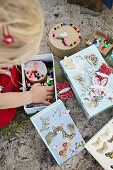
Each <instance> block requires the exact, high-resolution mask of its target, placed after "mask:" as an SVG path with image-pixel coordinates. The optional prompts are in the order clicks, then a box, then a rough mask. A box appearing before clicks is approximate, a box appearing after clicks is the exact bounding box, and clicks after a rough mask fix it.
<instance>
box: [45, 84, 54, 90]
mask: <svg viewBox="0 0 113 170" xmlns="http://www.w3.org/2000/svg"><path fill="white" fill-rule="evenodd" d="M54 88H55V87H54V85H52V86H48V87H47V90H48V91H53V90H54Z"/></svg>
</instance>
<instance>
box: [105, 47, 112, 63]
mask: <svg viewBox="0 0 113 170" xmlns="http://www.w3.org/2000/svg"><path fill="white" fill-rule="evenodd" d="M112 52H113V48H112V50H111V52H110V53H109V54H108V56H107V57H106V58H105V60H106V62H108V63H109V64H111V65H112V66H113V57H111V54H112Z"/></svg>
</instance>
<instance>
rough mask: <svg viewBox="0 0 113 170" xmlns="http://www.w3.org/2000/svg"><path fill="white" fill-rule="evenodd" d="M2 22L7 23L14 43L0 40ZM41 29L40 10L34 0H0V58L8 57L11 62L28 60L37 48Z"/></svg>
mask: <svg viewBox="0 0 113 170" xmlns="http://www.w3.org/2000/svg"><path fill="white" fill-rule="evenodd" d="M4 20H5V22H4ZM3 24H8V28H9V31H10V34H11V35H12V36H13V37H14V44H11V45H6V44H4V43H3V42H2V37H3V33H2V26H3ZM42 31H43V19H42V15H41V10H40V6H39V3H37V2H36V1H35V0H0V58H10V59H12V62H13V64H21V63H23V62H26V61H28V60H29V59H30V58H32V57H33V55H35V54H36V53H37V51H38V49H39V45H40V41H41V37H42Z"/></svg>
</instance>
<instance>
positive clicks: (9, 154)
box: [0, 0, 113, 170]
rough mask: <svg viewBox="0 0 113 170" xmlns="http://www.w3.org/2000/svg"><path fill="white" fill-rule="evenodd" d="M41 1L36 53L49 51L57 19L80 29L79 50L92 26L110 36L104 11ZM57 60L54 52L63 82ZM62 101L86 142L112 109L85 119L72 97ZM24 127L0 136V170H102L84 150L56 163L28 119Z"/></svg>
mask: <svg viewBox="0 0 113 170" xmlns="http://www.w3.org/2000/svg"><path fill="white" fill-rule="evenodd" d="M41 5H42V7H43V13H44V18H45V27H44V33H43V39H42V42H41V47H40V54H44V53H52V52H51V50H50V46H49V39H48V34H49V31H50V29H51V28H52V27H53V26H54V25H56V24H58V23H61V22H72V23H73V24H74V25H76V26H77V27H78V28H79V29H80V31H81V34H82V42H81V44H80V50H81V49H83V48H85V47H86V45H85V42H86V41H87V40H88V38H89V37H90V36H91V35H92V34H93V33H94V32H95V31H96V30H99V31H102V32H103V33H105V34H107V35H109V36H111V37H112V38H113V30H112V24H113V23H111V22H108V21H109V18H106V16H107V15H108V13H107V11H105V13H104V15H103V14H102V13H96V12H94V11H90V10H88V9H86V8H83V7H80V6H77V5H73V4H67V3H66V1H65V0H46V2H45V0H41ZM106 13H107V14H106ZM112 17H113V15H112ZM106 21H107V22H106ZM108 24H109V25H108ZM60 60H61V59H60V58H59V57H56V56H55V68H56V79H57V81H59V82H63V81H64V80H65V78H64V76H63V73H62V71H61V68H60V65H59V61H60ZM65 105H66V107H67V109H69V110H71V113H70V115H71V117H72V119H73V121H74V122H75V124H76V126H77V127H78V129H79V131H80V133H81V134H82V136H83V138H84V140H85V141H86V142H87V141H88V140H89V139H90V138H91V137H92V136H93V135H94V134H95V133H96V132H98V131H99V130H100V128H102V127H103V126H104V125H105V124H106V123H107V122H108V121H109V120H110V118H111V117H112V116H113V112H112V109H109V110H107V111H106V112H103V113H101V114H100V115H98V116H96V117H94V118H91V119H90V120H87V118H86V117H85V115H84V113H83V110H82V108H81V107H80V105H79V103H78V101H77V99H76V98H74V99H68V100H67V101H66V102H65ZM25 118H26V117H25V114H24V111H23V110H21V111H19V112H18V113H17V118H15V119H14V120H16V121H17V120H18V122H19V123H21V121H22V120H23V119H25ZM7 127H10V126H7ZM25 127H26V129H27V131H26V130H24V129H23V130H22V129H21V130H20V129H19V130H20V133H16V132H15V133H13V134H12V135H10V136H9V138H8V139H7V140H6V141H2V140H0V170H102V167H101V166H100V165H99V164H98V163H97V162H96V161H95V159H94V158H93V157H92V156H91V155H90V154H89V153H88V152H87V151H86V150H83V151H82V152H80V153H79V154H78V155H77V156H74V157H73V158H71V159H70V160H68V161H67V162H65V163H64V164H62V165H61V166H58V165H57V163H56V161H55V160H54V158H53V157H52V155H51V153H50V152H49V150H48V149H47V147H46V146H45V144H44V143H43V141H42V139H41V138H40V136H39V135H38V133H37V131H36V130H35V128H34V126H33V125H32V123H31V122H30V121H27V123H26V124H25ZM4 129H6V127H5V128H4ZM0 132H1V130H0Z"/></svg>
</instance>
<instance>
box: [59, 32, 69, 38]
mask: <svg viewBox="0 0 113 170" xmlns="http://www.w3.org/2000/svg"><path fill="white" fill-rule="evenodd" d="M60 36H61V37H63V38H66V37H67V36H68V33H67V32H64V33H62V34H60Z"/></svg>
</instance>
